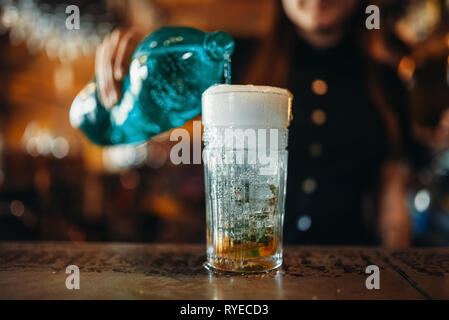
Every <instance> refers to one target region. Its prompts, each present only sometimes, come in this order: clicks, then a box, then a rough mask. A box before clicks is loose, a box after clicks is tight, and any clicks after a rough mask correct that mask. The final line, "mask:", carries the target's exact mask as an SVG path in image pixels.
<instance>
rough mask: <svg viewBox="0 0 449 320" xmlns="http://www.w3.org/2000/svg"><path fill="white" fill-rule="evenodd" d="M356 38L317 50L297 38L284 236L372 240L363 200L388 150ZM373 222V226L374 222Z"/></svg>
mask: <svg viewBox="0 0 449 320" xmlns="http://www.w3.org/2000/svg"><path fill="white" fill-rule="evenodd" d="M364 72H365V71H364V62H363V59H362V57H361V55H360V54H359V53H358V50H356V49H355V47H354V46H353V45H352V43H351V41H344V42H342V43H341V44H339V45H338V46H337V47H334V48H331V49H326V50H319V49H315V48H312V47H310V46H309V45H307V44H306V43H305V42H303V41H301V40H299V39H298V41H297V46H296V50H295V55H294V59H293V63H292V65H291V69H290V76H289V81H288V89H289V90H290V91H291V92H292V93H293V95H294V102H293V109H292V111H293V121H292V123H291V125H290V131H289V147H288V150H289V162H288V182H287V203H286V216H285V227H284V241H285V243H287V244H292V243H294V244H330V245H343V244H344V245H351V244H353V245H362V244H365V245H366V244H372V243H373V241H374V240H373V237H372V234H371V233H370V231H369V230H370V228H368V225H367V223H366V221H365V216H364V211H365V210H364V205H365V203H366V201H367V200H368V199H369V196H370V195H372V194H373V193H374V191H375V188H376V186H377V183H378V181H379V176H380V169H381V166H382V164H383V163H384V162H385V160H386V157H387V152H388V151H387V150H388V135H387V131H386V126H385V123H384V120H383V118H382V116H381V114H380V112H379V111H378V110H377V109H376V107H375V106H374V105H373V103H372V102H371V101H370V98H369V96H368V93H367V88H366V77H365V74H364ZM371 227H372V226H371Z"/></svg>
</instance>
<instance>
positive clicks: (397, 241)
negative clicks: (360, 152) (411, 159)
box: [379, 161, 411, 249]
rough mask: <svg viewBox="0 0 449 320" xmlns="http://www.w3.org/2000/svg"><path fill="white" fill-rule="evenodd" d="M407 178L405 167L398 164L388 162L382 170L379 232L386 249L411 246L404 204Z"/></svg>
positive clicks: (408, 222) (405, 205) (405, 203)
mask: <svg viewBox="0 0 449 320" xmlns="http://www.w3.org/2000/svg"><path fill="white" fill-rule="evenodd" d="M408 176H409V172H408V169H407V167H406V166H405V165H403V164H402V163H400V162H395V161H389V162H387V163H386V164H385V165H384V167H383V170H382V177H381V194H380V215H379V231H380V237H381V241H382V245H383V246H384V247H386V248H395V249H398V248H407V247H408V246H410V244H411V226H410V216H409V212H408V208H407V202H406V197H407V181H408Z"/></svg>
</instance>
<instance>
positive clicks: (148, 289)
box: [0, 242, 449, 299]
mask: <svg viewBox="0 0 449 320" xmlns="http://www.w3.org/2000/svg"><path fill="white" fill-rule="evenodd" d="M204 261H205V247H204V246H201V245H144V244H141V245H140V244H97V243H79V244H76V243H41V242H37V243H8V242H4V243H0V299H448V298H449V248H448V249H446V248H445V249H409V250H400V251H386V250H383V249H377V248H343V247H335V248H332V247H330V248H322V247H316V248H314V247H286V248H285V250H284V265H283V267H282V268H281V269H280V270H279V271H274V272H271V273H268V274H262V275H260V274H259V275H232V276H231V275H226V274H214V273H211V272H209V271H207V270H206V269H204V268H203V267H202V263H203V262H204ZM71 264H74V265H77V266H78V267H79V268H80V275H81V277H80V279H81V280H80V286H81V288H80V290H68V289H67V288H66V286H65V280H66V277H67V276H68V275H67V274H66V273H65V269H66V267H67V266H68V265H71ZM371 264H375V265H377V266H379V268H380V286H381V288H380V290H367V289H366V287H365V280H366V278H367V276H368V275H366V274H365V268H366V267H367V266H368V265H371Z"/></svg>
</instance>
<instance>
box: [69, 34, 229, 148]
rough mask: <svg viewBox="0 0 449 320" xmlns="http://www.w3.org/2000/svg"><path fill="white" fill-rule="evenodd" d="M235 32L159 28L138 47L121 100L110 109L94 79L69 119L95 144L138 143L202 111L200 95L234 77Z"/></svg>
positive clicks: (73, 107) (178, 124)
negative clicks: (106, 106) (231, 72)
mask: <svg viewBox="0 0 449 320" xmlns="http://www.w3.org/2000/svg"><path fill="white" fill-rule="evenodd" d="M233 51H234V41H233V39H232V37H231V36H230V35H229V34H228V33H226V32H222V31H217V32H212V33H205V32H202V31H200V30H197V29H194V28H188V27H165V28H161V29H159V30H157V31H155V32H153V33H152V34H150V35H149V36H148V37H147V38H145V39H144V40H143V41H142V42H141V43H140V44H139V46H138V47H137V49H136V50H135V52H134V54H133V56H132V59H131V65H130V68H129V72H128V74H127V76H126V77H125V78H124V80H123V86H122V96H121V99H120V101H119V102H118V103H117V104H116V105H115V106H113V107H112V108H110V109H109V110H108V109H106V108H105V107H104V106H103V104H102V103H101V102H100V99H99V93H98V91H97V87H96V83H95V79H94V80H92V81H91V82H90V83H88V84H87V85H86V86H85V87H84V89H83V90H82V91H81V92H80V93H79V94H78V95H77V97H76V98H75V100H74V101H73V103H72V106H71V109H70V122H71V124H72V126H73V127H75V128H79V129H80V130H81V131H83V133H84V134H85V135H86V136H87V137H88V138H89V139H90V140H91V141H92V142H94V143H95V144H98V145H118V144H138V143H142V142H145V141H147V140H149V139H150V138H151V137H153V136H155V135H157V134H159V133H161V132H164V131H167V130H169V129H171V128H175V127H180V126H182V125H183V124H184V123H185V122H186V121H187V120H189V119H192V118H194V117H195V116H197V115H198V114H200V112H201V95H202V93H203V92H204V91H205V90H206V89H207V88H209V87H210V86H212V85H215V84H219V83H223V82H230V57H231V55H232V53H233Z"/></svg>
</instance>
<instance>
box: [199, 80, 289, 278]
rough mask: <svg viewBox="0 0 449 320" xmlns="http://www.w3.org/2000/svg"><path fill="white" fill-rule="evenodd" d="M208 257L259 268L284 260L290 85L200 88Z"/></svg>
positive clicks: (215, 262)
mask: <svg viewBox="0 0 449 320" xmlns="http://www.w3.org/2000/svg"><path fill="white" fill-rule="evenodd" d="M202 102H203V103H202V104H203V106H202V108H203V109H202V119H203V125H204V134H203V140H204V144H205V149H204V152H203V159H204V168H205V185H206V225H207V262H206V266H208V267H211V268H213V269H218V270H223V271H236V272H260V271H268V270H271V269H275V268H277V267H279V266H280V265H281V264H282V229H283V221H284V205H285V193H286V182H287V181H286V179H287V150H286V148H287V141H288V129H287V128H288V125H289V122H290V119H291V102H292V95H291V94H290V92H289V91H287V90H284V89H280V88H274V87H264V86H252V85H217V86H214V87H211V88H209V89H208V90H207V91H206V92H205V93H204V94H203V101H202Z"/></svg>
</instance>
